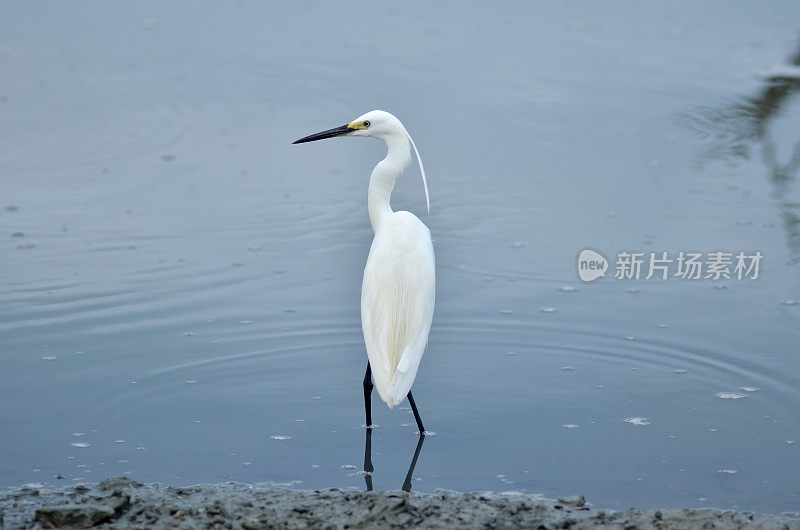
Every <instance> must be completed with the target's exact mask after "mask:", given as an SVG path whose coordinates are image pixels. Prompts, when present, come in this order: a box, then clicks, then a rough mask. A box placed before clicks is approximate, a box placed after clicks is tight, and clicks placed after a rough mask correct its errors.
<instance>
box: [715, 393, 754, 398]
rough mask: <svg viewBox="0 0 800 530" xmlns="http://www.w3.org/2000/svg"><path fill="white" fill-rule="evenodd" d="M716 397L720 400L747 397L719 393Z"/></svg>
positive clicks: (737, 394)
mask: <svg viewBox="0 0 800 530" xmlns="http://www.w3.org/2000/svg"><path fill="white" fill-rule="evenodd" d="M717 397H718V398H720V399H744V398H745V397H747V396H745V395H744V394H740V393H738V392H719V393H717Z"/></svg>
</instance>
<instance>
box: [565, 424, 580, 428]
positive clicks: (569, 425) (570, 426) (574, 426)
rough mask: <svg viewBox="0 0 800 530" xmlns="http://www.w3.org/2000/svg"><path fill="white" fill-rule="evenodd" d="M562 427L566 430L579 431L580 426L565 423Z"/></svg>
mask: <svg viewBox="0 0 800 530" xmlns="http://www.w3.org/2000/svg"><path fill="white" fill-rule="evenodd" d="M562 427H564V428H565V429H577V428H578V426H577V425H575V424H574V423H565V424H564V425H562Z"/></svg>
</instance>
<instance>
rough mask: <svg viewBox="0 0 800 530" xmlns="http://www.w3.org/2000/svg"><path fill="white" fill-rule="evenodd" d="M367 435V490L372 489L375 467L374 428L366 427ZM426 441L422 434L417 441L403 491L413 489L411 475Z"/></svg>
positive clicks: (365, 443)
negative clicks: (373, 453) (373, 455)
mask: <svg viewBox="0 0 800 530" xmlns="http://www.w3.org/2000/svg"><path fill="white" fill-rule="evenodd" d="M365 432H366V435H365V436H366V437H365V439H364V482H366V484H367V491H372V472H373V471H374V470H375V468H374V467H373V465H372V428H367V429H365ZM424 441H425V436H424V435H422V434H420V435H419V440H418V441H417V447H416V448H415V449H414V456H413V457H412V458H411V465H409V466H408V473H406V479H405V481H404V482H403V488H402V489H403V491H411V477H412V476H413V475H414V468H415V467H416V466H417V460H418V459H419V453H420V451H422V443H423V442H424Z"/></svg>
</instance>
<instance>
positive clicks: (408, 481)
mask: <svg viewBox="0 0 800 530" xmlns="http://www.w3.org/2000/svg"><path fill="white" fill-rule="evenodd" d="M423 441H425V436H423V435H422V434H421V433H420V435H419V441H418V442H417V449H416V450H415V451H414V458H412V459H411V466H409V468H408V474H407V475H406V481H405V482H403V491H411V475H413V474H414V468H415V467H416V466H417V458H419V452H420V451H421V450H422V442H423Z"/></svg>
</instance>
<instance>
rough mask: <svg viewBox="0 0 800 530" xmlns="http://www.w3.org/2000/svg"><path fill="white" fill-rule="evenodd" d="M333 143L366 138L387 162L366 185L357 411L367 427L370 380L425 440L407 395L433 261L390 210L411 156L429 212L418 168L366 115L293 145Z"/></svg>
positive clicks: (416, 223) (420, 349) (423, 340)
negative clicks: (409, 416) (382, 149)
mask: <svg viewBox="0 0 800 530" xmlns="http://www.w3.org/2000/svg"><path fill="white" fill-rule="evenodd" d="M335 136H371V137H373V138H380V139H382V140H384V141H385V142H386V147H387V148H388V152H387V154H386V158H384V159H383V160H381V161H380V162H378V165H376V166H375V169H373V170H372V175H371V176H370V179H369V193H368V198H367V207H368V210H369V220H370V223H371V224H372V230H373V232H374V233H375V237H374V238H373V240H372V246H371V247H370V250H369V257H368V258H367V265H366V267H364V280H363V283H362V285H361V329H362V331H363V333H364V343H365V345H366V348H367V357H368V359H369V361H368V362H367V372H366V374H364V410H365V413H366V419H367V428H371V427H372V406H371V403H370V397H371V395H372V387H373V384H372V380H373V379H374V381H375V386H376V387H377V388H378V394H379V395H380V397H381V399H382V400H383V401H384V402H386V404H387V405H389V408H390V409H391V408H394V407H395V405H397V404H399V403H400V402H402V401H403V399H405V398H406V396H408V402H409V404H410V405H411V410H412V411H413V412H414V419H415V420H416V421H417V427H419V432H420V435H423V434H424V433H425V428H424V427H423V426H422V420H421V419H420V416H419V411H418V410H417V405H416V403H415V402H414V397H413V396H412V395H411V385H412V384H413V383H414V378H415V377H416V376H417V369H418V368H419V363H420V360H421V359H422V354H423V353H424V351H425V346H426V345H427V343H428V333H429V332H430V329H431V320H432V319H433V305H434V297H435V293H434V291H435V283H436V273H435V260H434V256H433V244H432V242H431V233H430V231H429V230H428V227H426V226H425V225H424V224H423V223H422V221H420V220H419V219H418V218H417V217H416V216H415V215H414V214H412V213H410V212H405V211H398V212H395V211H393V210H392V208H391V206H390V204H389V199H390V197H391V194H392V188H393V187H394V183H395V181H396V180H397V177H399V176H400V174H401V173H402V172H403V169H405V167H406V166H407V165H408V163H409V161H410V160H411V147H412V146H413V147H414V152H415V153H416V154H417V161H418V162H419V170H420V173H421V174H422V184H423V186H424V188H425V203H426V205H427V207H428V212H430V198H429V195H428V182H427V180H426V178H425V168H424V167H423V166H422V158H420V156H419V151H418V150H417V146H416V145H414V140H412V139H411V135H410V134H408V131H407V130H406V128H405V127H404V126H403V124H402V123H400V120H398V119H397V118H396V117H395V116H394V115H392V114H389V113H388V112H385V111H382V110H373V111H371V112H367V113H366V114H364V115H362V116H359V117H358V118H356V119H355V120H353V121H352V122H350V123H348V124H347V125H342V126H341V127H336V128H334V129H329V130H327V131H322V132H320V133H317V134H312V135H310V136H306V137H305V138H301V139H299V140H297V141H296V142H294V143H296V144H299V143H304V142H312V141H314V140H322V139H324V138H333V137H335Z"/></svg>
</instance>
